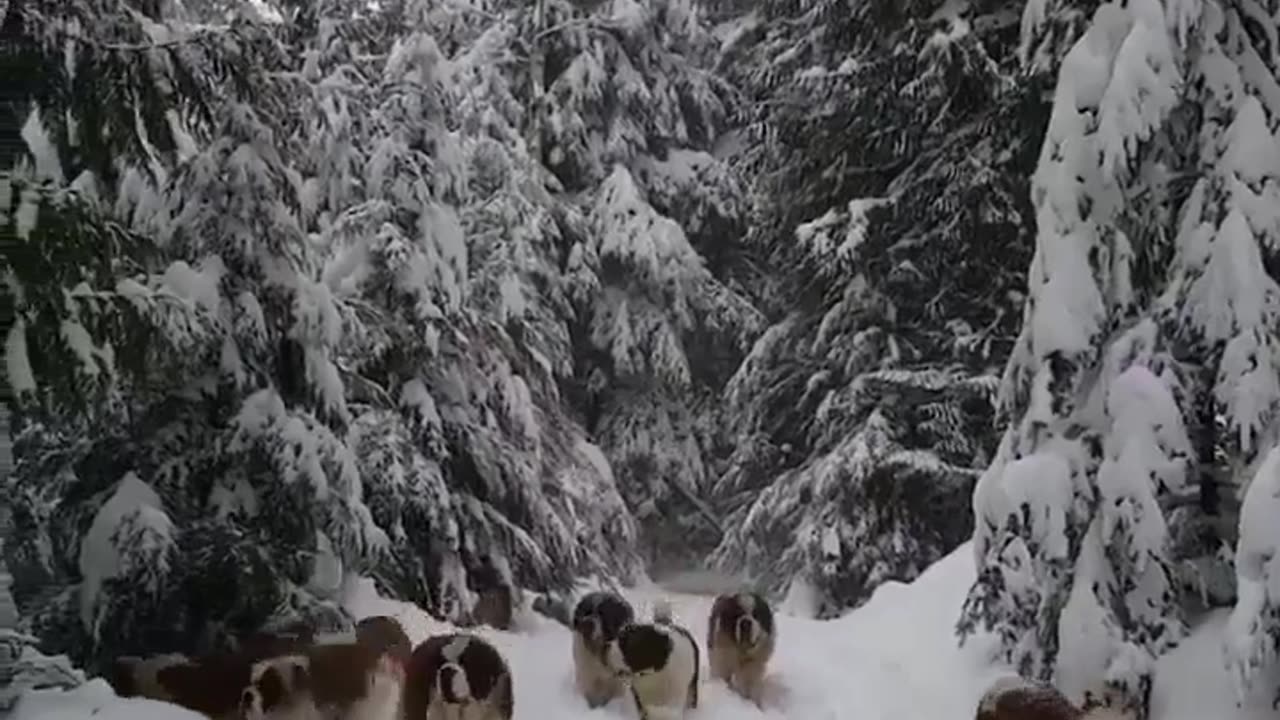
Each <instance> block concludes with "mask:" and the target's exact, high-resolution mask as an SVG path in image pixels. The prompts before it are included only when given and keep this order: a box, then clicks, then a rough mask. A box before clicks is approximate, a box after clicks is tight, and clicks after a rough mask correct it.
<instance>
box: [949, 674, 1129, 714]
mask: <svg viewBox="0 0 1280 720" xmlns="http://www.w3.org/2000/svg"><path fill="white" fill-rule="evenodd" d="M974 720H1129V716H1128V715H1127V714H1126V713H1125V712H1124V711H1122V710H1120V709H1118V708H1114V707H1108V706H1098V707H1094V708H1091V709H1089V710H1083V709H1081V708H1078V707H1076V706H1075V704H1073V703H1072V702H1071V701H1070V700H1068V699H1067V697H1066V696H1065V695H1063V694H1062V692H1061V691H1059V690H1058V689H1057V688H1055V687H1053V686H1052V685H1047V684H1044V683H1037V682H1032V681H1029V680H1026V679H1024V678H1021V677H1017V676H1012V677H1002V678H1000V679H998V680H996V681H995V682H994V683H992V684H991V687H990V688H988V689H987V691H986V692H985V693H984V694H983V695H982V699H981V700H979V701H978V711H977V713H976V715H975V716H974Z"/></svg>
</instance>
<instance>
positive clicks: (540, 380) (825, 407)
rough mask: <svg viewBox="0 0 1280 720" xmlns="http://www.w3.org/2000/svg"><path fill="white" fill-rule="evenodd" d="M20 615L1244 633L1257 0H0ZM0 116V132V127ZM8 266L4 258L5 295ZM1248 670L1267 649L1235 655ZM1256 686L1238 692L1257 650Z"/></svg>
mask: <svg viewBox="0 0 1280 720" xmlns="http://www.w3.org/2000/svg"><path fill="white" fill-rule="evenodd" d="M0 33H2V34H3V35H4V37H5V42H6V45H5V49H4V53H5V54H4V63H5V67H6V70H5V71H4V77H5V79H4V80H3V81H0V83H2V84H4V85H6V87H5V92H4V95H3V99H4V102H3V105H4V107H3V108H0V113H3V114H4V115H5V123H4V127H3V128H2V129H0V130H3V132H5V133H10V134H12V135H13V137H12V138H9V139H11V140H13V143H8V144H6V143H0V147H2V148H8V147H9V146H10V144H13V145H14V147H16V148H17V150H16V152H13V153H9V152H8V151H7V150H6V151H5V153H7V154H6V155H5V157H3V158H0V159H2V160H3V161H4V164H5V165H6V166H12V173H11V175H10V176H9V177H8V178H7V180H6V184H3V185H0V196H2V197H3V202H0V224H2V225H3V232H4V233H5V234H6V238H5V242H4V255H3V257H2V258H0V264H2V265H3V267H2V269H3V272H4V280H5V282H4V284H3V303H4V306H5V308H7V309H11V311H12V313H11V319H12V324H11V326H10V327H8V328H6V329H5V330H4V331H5V360H6V361H5V363H4V367H3V372H4V373H5V379H6V381H7V384H8V387H9V391H10V399H9V431H10V433H11V435H12V441H13V445H12V453H13V465H12V470H11V472H10V473H9V474H8V477H7V478H6V479H5V480H4V487H3V490H2V491H0V496H3V498H4V503H3V505H4V507H3V509H0V520H3V522H0V527H5V528H6V529H7V537H6V538H5V539H4V542H3V546H2V547H3V561H4V564H5V565H6V566H7V568H8V571H9V573H11V575H12V587H11V592H12V595H13V600H14V603H15V605H16V607H17V609H18V612H19V614H20V615H21V618H22V626H23V630H24V631H25V632H28V633H29V634H30V635H31V636H33V637H36V638H38V639H39V643H40V647H41V649H42V650H43V651H45V652H48V653H61V654H66V655H67V656H68V657H70V658H71V660H72V661H73V662H74V663H75V664H76V665H77V666H80V667H84V668H86V669H88V670H90V671H91V670H93V669H95V668H99V667H101V665H102V663H104V662H105V661H106V660H107V659H109V658H111V657H114V656H116V655H119V654H122V653H138V654H141V653H144V652H153V651H167V650H184V651H186V650H196V649H201V648H216V647H220V646H223V645H225V644H226V643H228V642H229V641H230V638H232V637H233V636H235V635H236V634H238V633H242V632H247V631H249V630H252V629H254V628H257V627H260V626H263V625H264V624H266V623H273V622H279V623H284V622H288V621H290V620H297V619H305V620H307V621H308V622H312V623H318V624H320V625H322V626H326V627H334V628H343V627H348V626H349V625H350V623H351V618H350V617H348V616H347V615H346V614H345V612H344V610H343V609H342V608H341V607H340V605H339V603H338V602H337V600H336V598H337V597H338V595H339V594H340V592H341V590H342V588H343V586H344V584H345V583H347V582H349V581H350V579H351V578H353V577H366V578H372V579H373V580H374V581H375V582H376V584H377V587H378V588H379V590H380V591H381V592H383V593H385V594H386V595H387V596H389V597H395V598H398V599H402V600H407V601H411V602H413V603H415V604H417V605H418V606H420V607H422V608H424V609H425V610H427V611H428V612H430V613H431V614H432V615H434V616H436V617H438V618H441V619H444V620H448V621H451V622H456V623H460V624H464V625H465V624H468V623H472V622H475V621H476V619H475V617H474V613H475V609H476V604H477V601H478V598H479V597H481V595H483V594H484V593H490V592H495V591H497V592H503V593H510V595H511V596H512V597H513V598H514V599H515V600H516V602H517V603H519V604H521V605H522V606H529V605H531V606H534V607H545V606H547V605H550V604H554V603H557V602H561V603H562V602H564V600H565V599H566V598H568V597H570V596H571V595H572V593H573V592H574V588H575V587H576V584H577V583H578V582H579V581H580V580H582V579H583V578H596V579H598V580H600V581H601V582H604V583H607V584H617V585H629V584H632V583H635V582H637V581H638V580H640V579H641V578H644V577H649V576H653V575H655V574H659V573H662V572H665V571H668V570H674V569H684V568H693V567H699V568H701V567H707V568H714V569H717V570H719V571H722V572H726V573H731V574H734V575H735V576H740V577H745V578H750V580H751V581H752V582H753V583H755V584H757V585H758V586H759V587H760V588H762V589H763V590H765V591H767V592H768V593H769V594H770V596H771V597H772V598H774V599H775V600H776V601H778V602H783V601H786V602H787V603H789V604H790V605H792V606H796V605H804V606H806V607H808V608H809V610H810V611H811V613H812V615H813V616H815V617H817V618H820V619H825V618H835V617H838V616H840V615H842V614H844V613H847V612H849V611H850V610H852V609H854V608H857V607H859V606H860V605H861V604H863V603H864V602H866V601H867V600H868V598H869V597H870V596H871V594H872V593H873V591H874V590H875V589H876V588H877V587H878V586H879V585H881V584H883V583H885V582H886V581H890V580H898V581H906V580H911V579H913V578H915V577H917V576H918V575H920V573H922V572H923V571H924V570H925V569H926V568H927V567H928V566H929V565H931V564H932V563H934V562H935V561H937V560H939V559H940V558H942V557H943V556H945V555H946V554H948V553H950V552H951V551H952V550H954V549H955V548H957V547H959V546H960V545H962V544H963V543H964V542H966V541H968V540H970V539H971V538H972V540H973V543H974V545H973V550H974V556H975V561H976V563H977V568H978V574H977V580H976V582H975V583H974V584H973V586H972V588H971V589H970V591H969V594H968V597H967V601H966V602H965V604H964V608H963V612H962V613H960V614H959V616H958V617H957V618H956V626H955V632H956V638H955V641H956V642H957V643H961V642H964V641H965V639H966V638H967V637H968V636H970V635H972V634H973V633H975V632H979V631H982V632H994V633H996V635H997V636H998V637H999V639H1000V647H1001V650H1002V652H1003V655H1004V659H1005V661H1007V662H1009V663H1011V664H1013V665H1014V666H1015V667H1016V668H1017V669H1018V670H1019V672H1021V673H1022V674H1024V675H1026V676H1028V677H1036V678H1040V679H1044V680H1050V679H1052V680H1053V681H1054V682H1055V683H1056V684H1057V685H1058V686H1060V687H1061V688H1063V690H1064V691H1065V692H1067V693H1068V694H1070V695H1072V696H1074V697H1081V696H1086V695H1089V694H1090V693H1095V692H1099V691H1100V689H1102V688H1105V692H1107V693H1112V694H1115V695H1116V696H1118V697H1120V698H1122V699H1123V701H1124V702H1125V703H1127V704H1129V705H1130V706H1131V707H1132V708H1134V709H1135V710H1136V711H1137V712H1138V713H1139V715H1140V716H1141V717H1145V716H1146V715H1145V713H1146V712H1147V707H1148V704H1149V698H1150V693H1151V683H1152V676H1153V673H1154V666H1155V663H1156V661H1157V660H1158V659H1159V658H1160V657H1161V656H1162V655H1164V654H1166V653H1168V652H1169V651H1171V650H1172V649H1173V648H1174V647H1176V646H1177V645H1178V643H1179V641H1180V640H1181V639H1182V638H1183V637H1184V636H1185V635H1186V634H1187V632H1188V628H1189V627H1190V625H1191V624H1192V623H1194V621H1195V619H1196V618H1197V617H1198V616H1199V615H1201V614H1203V613H1204V612H1205V611H1207V610H1209V609H1213V608H1233V609H1232V611H1231V612H1232V614H1231V624H1230V627H1231V633H1230V642H1229V643H1228V647H1227V649H1226V652H1225V656H1224V659H1223V662H1224V663H1225V664H1226V665H1227V666H1228V667H1229V668H1230V671H1231V672H1232V673H1233V674H1234V675H1235V676H1237V677H1238V678H1239V680H1240V682H1241V683H1243V684H1246V685H1247V684H1248V683H1250V681H1252V680H1253V679H1254V678H1255V677H1256V676H1257V674H1258V670H1259V668H1262V667H1264V666H1266V665H1267V664H1268V663H1270V662H1271V661H1273V660H1275V659H1277V657H1280V449H1277V446H1278V445H1280V416H1278V415H1277V409H1278V408H1280V285H1278V284H1277V282H1278V281H1280V134H1277V133H1280V130H1277V127H1278V126H1280V2H1277V0H1109V1H1108V2H1101V1H1100V0H9V3H8V12H7V14H6V15H5V18H4V24H3V27H0ZM9 155H12V157H10V156H9ZM6 312H7V310H6ZM1275 691H1276V692H1277V693H1280V687H1277V688H1275ZM1277 696H1278V697H1280V695H1277Z"/></svg>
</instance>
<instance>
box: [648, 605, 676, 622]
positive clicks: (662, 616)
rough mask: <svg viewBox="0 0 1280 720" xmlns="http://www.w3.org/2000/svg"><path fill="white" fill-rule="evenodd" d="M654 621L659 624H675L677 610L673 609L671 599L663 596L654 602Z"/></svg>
mask: <svg viewBox="0 0 1280 720" xmlns="http://www.w3.org/2000/svg"><path fill="white" fill-rule="evenodd" d="M653 622H654V623H655V624H657V625H673V624H675V611H674V610H672V609H671V601H670V600H668V599H666V598H662V599H661V600H657V601H655V602H654V603H653Z"/></svg>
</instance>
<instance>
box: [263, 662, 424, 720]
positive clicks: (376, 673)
mask: <svg viewBox="0 0 1280 720" xmlns="http://www.w3.org/2000/svg"><path fill="white" fill-rule="evenodd" d="M404 678H405V669H404V664H403V663H402V662H401V661H400V660H399V659H398V658H397V657H395V655H394V654H393V652H391V651H384V650H382V649H379V648H375V647H370V646H368V645H363V644H361V643H322V644H317V645H312V646H311V647H308V648H306V649H305V650H303V651H302V652H300V653H297V654H292V655H281V656H277V657H273V658H268V659H265V660H261V661H259V662H257V663H255V664H254V665H253V667H252V668H251V670H250V682H249V684H248V685H247V686H246V687H245V688H244V690H243V691H242V693H241V697H240V716H241V720H266V719H267V718H270V719H271V720H319V719H320V718H333V719H335V720H397V719H398V718H399V717H400V701H401V695H402V693H403V688H404Z"/></svg>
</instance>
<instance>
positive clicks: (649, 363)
mask: <svg viewBox="0 0 1280 720" xmlns="http://www.w3.org/2000/svg"><path fill="white" fill-rule="evenodd" d="M536 5H537V8H536V10H537V12H534V13H532V14H531V16H528V17H527V18H526V20H525V22H526V26H525V27H526V28H528V30H527V32H528V33H529V35H530V36H531V37H532V41H531V42H532V45H533V47H532V49H531V52H534V53H536V54H537V55H538V57H539V62H540V63H541V65H542V66H543V67H544V69H545V72H544V73H543V74H542V76H540V77H539V76H536V75H535V76H534V77H532V78H530V85H531V87H532V90H531V92H532V93H534V95H533V97H532V99H531V102H532V103H533V105H534V108H535V109H534V112H535V115H534V117H533V118H532V120H533V126H532V127H533V128H534V132H533V133H531V135H532V139H533V140H535V141H536V143H535V144H536V146H537V152H538V153H539V159H540V160H541V161H542V162H543V163H544V164H545V166H546V167H547V168H549V169H550V170H551V172H552V173H554V175H555V177H556V179H557V180H558V182H559V184H560V185H561V187H562V188H563V189H562V191H561V198H562V204H561V205H560V207H559V210H560V213H559V217H558V219H559V222H560V225H561V228H562V230H563V232H564V233H565V235H566V245H567V246H568V252H567V257H566V258H565V259H564V260H563V265H564V268H565V272H566V274H568V275H569V277H570V278H571V279H572V283H573V287H572V291H573V292H572V299H573V300H574V303H575V307H576V308H577V311H578V317H579V322H578V323H577V324H575V326H574V328H573V333H574V342H575V348H576V361H577V362H576V364H575V370H576V378H575V383H574V386H573V390H574V393H573V396H574V397H575V399H576V400H575V402H576V403H577V404H579V405H580V406H582V407H584V409H585V414H586V420H587V427H588V429H589V430H590V431H591V432H593V433H594V434H595V435H596V436H598V437H599V438H600V439H601V445H602V447H603V448H604V450H605V452H606V455H607V456H608V457H609V459H610V461H611V462H612V465H613V467H614V471H615V472H616V473H617V476H618V482H619V485H620V487H621V488H622V490H623V492H624V494H625V496H626V498H627V501H628V504H629V506H630V507H631V508H632V509H633V511H634V512H636V514H637V515H638V516H639V519H640V521H641V522H642V523H645V524H646V529H647V530H648V531H649V537H650V539H651V540H652V543H650V544H649V545H648V547H647V550H648V551H649V556H650V559H651V560H653V559H659V558H664V557H667V556H669V555H671V554H675V555H680V556H683V557H681V560H682V561H687V560H692V559H694V558H696V557H697V556H698V555H699V552H700V549H707V548H709V547H711V546H712V545H713V544H714V542H715V541H716V539H717V538H718V535H719V522H718V518H716V517H715V515H714V513H712V512H710V510H709V508H707V507H706V505H705V504H704V503H703V502H702V500H701V498H702V496H703V495H705V493H706V491H707V489H708V486H709V480H710V478H711V477H712V476H713V474H714V472H713V471H712V470H711V469H710V467H709V465H710V462H711V457H710V456H711V453H712V443H713V441H714V438H713V433H712V430H713V429H714V426H715V424H716V423H715V422H714V421H713V420H712V418H713V415H714V413H715V412H716V410H717V408H716V404H715V403H714V402H713V401H712V400H713V398H714V393H715V392H716V391H718V389H719V387H720V386H721V384H722V383H723V381H724V380H725V379H726V378H727V375H728V374H729V372H730V371H731V368H732V367H733V366H735V365H736V364H737V360H738V358H739V357H740V356H741V354H742V353H743V352H744V351H745V350H746V348H747V346H748V343H749V342H750V340H751V338H752V337H753V336H754V333H755V331H756V329H757V327H758V325H759V316H758V313H757V312H756V311H755V310H754V308H753V307H752V305H751V303H750V302H749V301H748V300H747V299H746V297H745V296H744V295H743V294H742V293H741V292H739V291H738V290H737V289H735V287H734V286H733V284H732V283H731V282H729V281H728V278H729V275H730V266H731V265H732V264H733V257H734V246H735V245H736V244H737V243H738V241H739V240H740V229H741V227H742V214H743V211H744V209H745V203H744V202H743V198H742V194H741V188H740V185H739V184H738V183H737V182H736V180H735V177H734V175H733V173H732V172H730V171H729V170H728V168H726V167H725V166H724V165H723V163H722V162H721V161H720V160H719V159H717V158H716V157H714V156H713V155H712V154H711V153H710V150H712V148H713V145H714V142H715V141H716V140H717V138H718V137H719V136H720V134H721V133H722V131H723V130H724V129H725V128H726V124H727V121H728V119H729V114H730V110H731V106H730V102H729V100H730V95H731V93H730V88H728V87H727V86H726V85H725V84H724V83H723V82H722V81H720V80H718V79H717V78H716V76H715V75H714V74H712V73H711V72H710V71H709V69H707V68H706V67H704V66H703V64H702V63H701V62H700V60H701V58H702V57H704V56H705V55H706V49H707V48H708V47H710V46H711V45H710V44H711V43H712V42H713V40H712V38H711V37H710V36H709V35H708V34H707V32H706V29H705V28H704V27H703V25H702V21H701V19H700V17H699V14H698V10H697V7H696V4H694V3H691V2H687V1H686V0H625V1H623V2H616V3H612V4H605V5H599V6H595V7H590V8H588V7H586V6H582V5H581V4H580V3H571V2H566V1H564V0H547V1H546V2H541V3H536Z"/></svg>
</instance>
